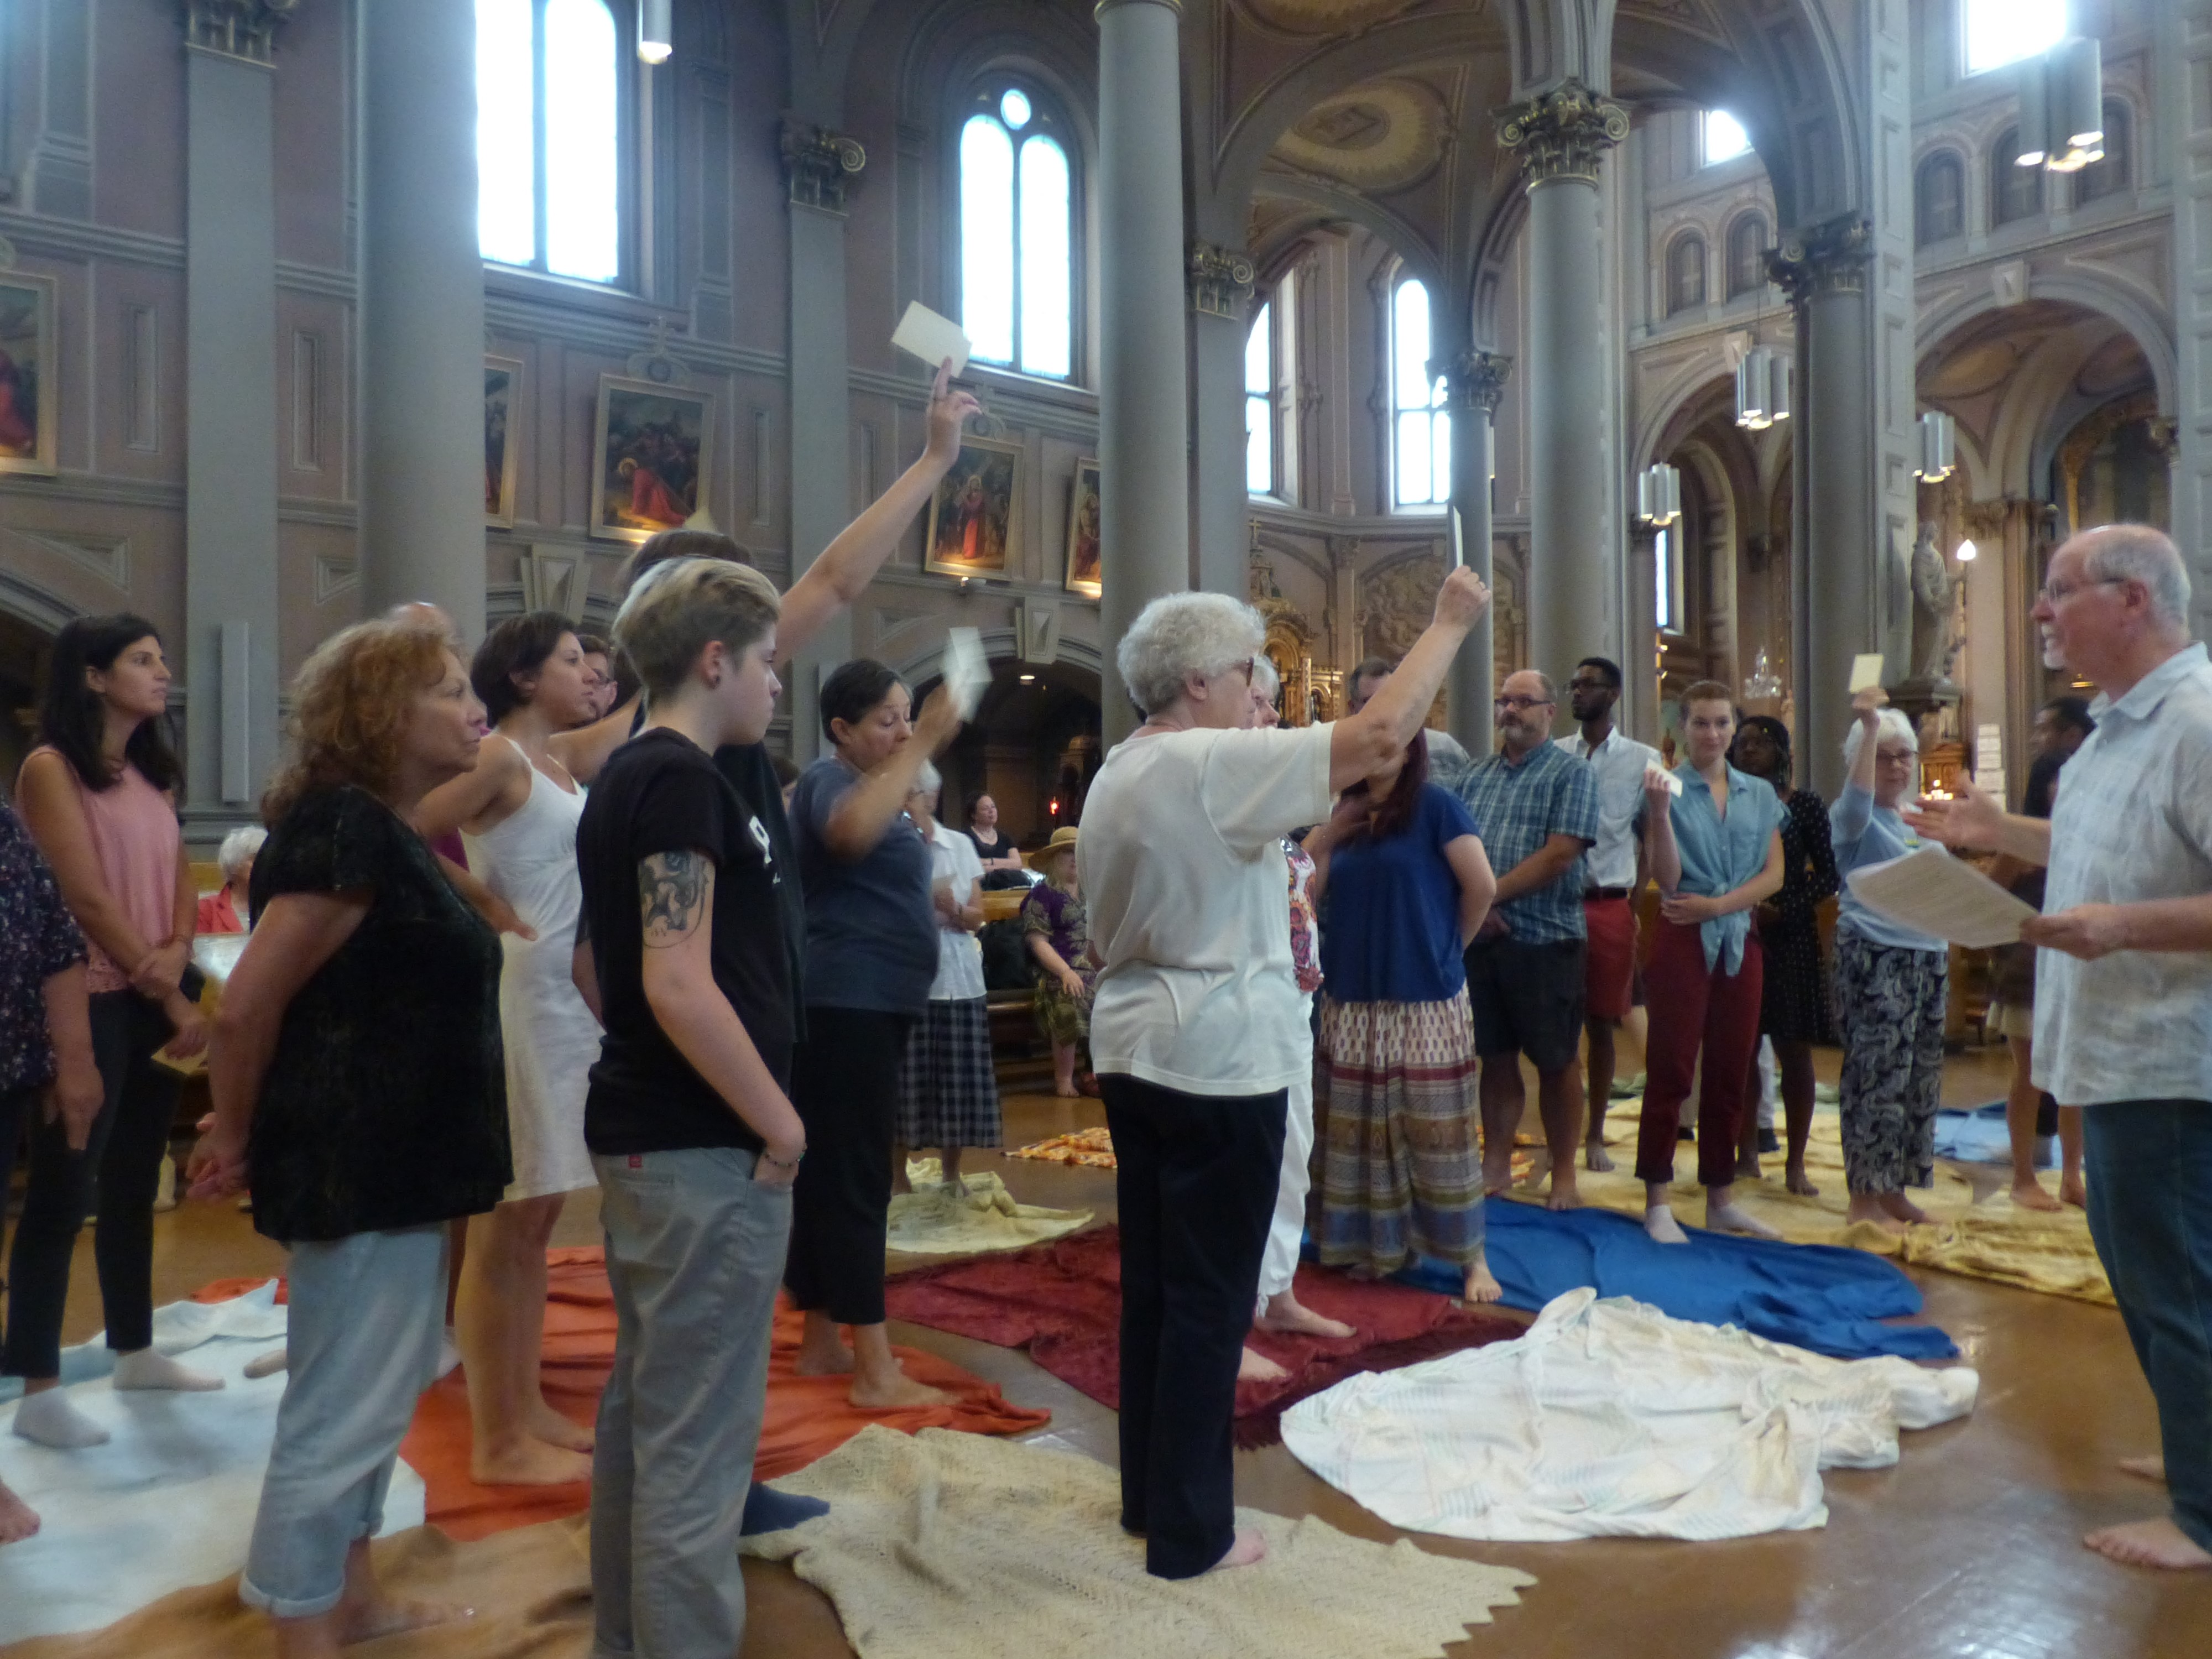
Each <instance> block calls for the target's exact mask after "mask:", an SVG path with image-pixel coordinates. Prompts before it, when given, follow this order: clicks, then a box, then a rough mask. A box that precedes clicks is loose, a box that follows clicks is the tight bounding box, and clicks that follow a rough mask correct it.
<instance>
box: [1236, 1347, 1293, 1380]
mask: <svg viewBox="0 0 2212 1659" xmlns="http://www.w3.org/2000/svg"><path fill="white" fill-rule="evenodd" d="M1289 1375H1290V1373H1289V1372H1288V1371H1286V1370H1284V1369H1283V1368H1282V1367H1281V1366H1280V1365H1278V1364H1276V1363H1275V1362H1274V1361H1273V1360H1272V1359H1270V1358H1267V1355H1265V1354H1263V1353H1261V1352H1260V1351H1259V1350H1258V1349H1256V1348H1247V1349H1245V1350H1244V1352H1243V1353H1241V1354H1239V1355H1238V1356H1237V1381H1238V1382H1239V1383H1279V1382H1281V1381H1282V1380H1283V1379H1284V1378H1285V1377H1286V1376H1289Z"/></svg>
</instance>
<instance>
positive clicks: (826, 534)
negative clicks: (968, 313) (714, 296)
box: [783, 118, 868, 761]
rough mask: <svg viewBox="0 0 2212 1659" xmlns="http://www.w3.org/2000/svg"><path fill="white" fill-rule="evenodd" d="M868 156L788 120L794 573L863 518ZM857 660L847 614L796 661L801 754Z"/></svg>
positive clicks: (848, 141) (796, 741) (795, 740)
mask: <svg viewBox="0 0 2212 1659" xmlns="http://www.w3.org/2000/svg"><path fill="white" fill-rule="evenodd" d="M867 161H868V156H867V152H866V150H865V149H862V148H861V147H860V143H858V142H857V141H856V140H854V139H852V138H848V137H846V136H845V135H844V134H842V133H837V132H832V131H829V130H828V129H827V128H825V127H818V126H815V125H811V123H807V122H804V121H800V120H798V119H796V118H787V120H786V121H785V123H784V130H783V162H784V178H785V182H786V184H787V187H788V189H789V192H790V197H791V244H790V246H791V356H790V377H789V385H790V387H791V574H792V579H793V580H798V578H799V576H800V575H802V574H805V570H806V568H807V567H808V566H810V565H811V564H812V563H813V562H814V561H815V560H817V559H818V558H820V557H821V556H822V552H823V549H824V548H826V547H828V546H829V544H830V543H831V542H833V541H835V540H836V538H837V532H839V531H841V530H842V529H843V528H844V527H845V525H846V523H847V521H848V520H850V519H851V518H852V516H853V510H852V509H853V501H852V488H853V486H852V473H851V470H850V468H848V466H847V465H846V457H847V456H848V454H850V453H851V446H852V439H851V436H850V434H851V432H852V410H851V406H850V398H849V394H848V391H847V380H846V377H847V374H848V372H849V371H848V363H849V362H850V358H849V356H848V352H847V348H846V339H845V192H846V190H847V188H848V185H849V184H850V183H851V181H852V180H853V179H856V178H858V177H859V176H860V170H861V169H862V168H863V167H866V165H867ZM852 654H853V613H852V612H851V611H849V610H847V609H842V608H841V609H840V610H839V611H838V612H837V614H836V616H835V617H832V618H831V619H830V620H829V623H826V624H825V625H824V626H823V629H822V630H821V631H820V632H819V633H817V635H815V636H814V637H813V638H812V639H811V640H810V641H807V644H806V647H805V649H804V650H803V651H801V652H800V653H799V654H798V656H797V657H796V658H795V659H793V663H792V675H791V681H792V684H791V690H790V694H789V695H790V698H791V752H792V754H793V757H795V758H797V759H799V760H801V761H805V760H807V759H810V758H811V757H813V756H815V755H817V754H819V753H820V752H821V749H822V744H823V743H824V742H825V741H826V739H825V738H823V735H822V720H821V712H820V711H821V696H820V692H821V689H822V676H823V675H824V674H825V673H828V672H829V671H831V670H833V669H835V668H836V666H837V665H839V664H840V663H842V662H844V661H845V660H847V659H848V658H850V657H851V656H852Z"/></svg>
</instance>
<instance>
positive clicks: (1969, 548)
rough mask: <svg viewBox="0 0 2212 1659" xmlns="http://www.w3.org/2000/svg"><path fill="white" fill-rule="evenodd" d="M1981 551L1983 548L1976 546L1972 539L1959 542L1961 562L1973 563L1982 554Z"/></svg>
mask: <svg viewBox="0 0 2212 1659" xmlns="http://www.w3.org/2000/svg"><path fill="white" fill-rule="evenodd" d="M1981 551H1982V550H1981V549H1979V548H1978V547H1976V546H1975V545H1974V544H1973V542H1972V540H1971V539H1969V540H1966V541H1963V542H1960V544H1959V554H1958V558H1959V562H1960V564H1972V562H1974V561H1975V560H1976V559H1977V558H1978V557H1980V556H1981Z"/></svg>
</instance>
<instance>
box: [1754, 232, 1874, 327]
mask: <svg viewBox="0 0 2212 1659" xmlns="http://www.w3.org/2000/svg"><path fill="white" fill-rule="evenodd" d="M1873 258H1874V227H1873V226H1872V225H1871V224H1869V223H1868V222H1867V221H1866V220H1865V219H1864V218H1863V217H1861V216H1859V215H1857V214H1856V213H1846V214H1844V215H1842V216H1839V217H1837V218H1833V219H1827V220H1823V221H1822V222H1820V223H1819V224H1817V225H1808V226H1805V227H1804V228H1802V229H1798V230H1793V231H1790V232H1788V233H1787V234H1784V236H1783V238H1782V242H1781V245H1780V246H1778V247H1773V248H1770V249H1768V250H1767V254H1766V274H1767V276H1768V277H1769V278H1770V279H1771V280H1772V281H1773V283H1775V285H1776V286H1777V287H1778V288H1780V289H1781V290H1782V291H1783V292H1784V294H1787V295H1789V296H1790V304H1791V305H1793V306H1802V305H1804V304H1805V302H1806V301H1808V300H1811V299H1813V298H1814V297H1815V296H1816V295H1823V294H1860V293H1863V292H1864V291H1865V289H1866V270H1867V266H1868V264H1869V263H1870V262H1871V261H1872V259H1873Z"/></svg>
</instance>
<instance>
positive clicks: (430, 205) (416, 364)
mask: <svg viewBox="0 0 2212 1659" xmlns="http://www.w3.org/2000/svg"><path fill="white" fill-rule="evenodd" d="M356 20H357V23H358V27H359V28H360V35H359V43H360V53H359V57H360V65H361V68H360V76H361V82H360V92H361V427H362V481H361V571H362V601H363V604H364V605H365V607H366V608H367V609H368V611H371V612H374V611H380V610H382V609H384V608H385V607H386V606H388V605H397V604H399V603H401V602H403V601H405V600H409V599H428V600H429V601H430V602H431V603H433V604H435V605H439V606H441V607H442V608H443V609H444V610H445V611H446V613H447V615H448V616H450V617H453V623H454V625H455V626H456V627H458V628H459V629H460V633H461V637H462V638H463V639H464V640H466V641H471V643H473V642H474V641H476V640H477V638H478V637H480V636H481V635H483V625H484V530H483V351H484V305H483V257H482V255H481V254H480V253H479V252H478V251H477V170H476V168H475V167H472V166H471V165H470V161H471V157H473V156H474V155H476V146H477V37H476V21H475V14H474V12H473V11H472V10H471V8H469V7H467V6H459V5H455V4H453V0H373V3H370V4H367V5H362V6H359V7H357V8H356Z"/></svg>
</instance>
